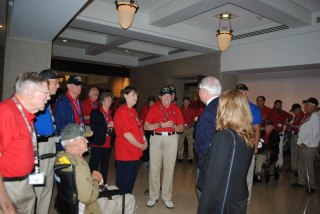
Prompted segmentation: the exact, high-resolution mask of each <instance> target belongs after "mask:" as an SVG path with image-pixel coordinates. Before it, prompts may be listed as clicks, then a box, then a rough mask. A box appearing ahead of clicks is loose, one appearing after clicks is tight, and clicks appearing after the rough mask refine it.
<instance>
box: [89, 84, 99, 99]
mask: <svg viewBox="0 0 320 214" xmlns="http://www.w3.org/2000/svg"><path fill="white" fill-rule="evenodd" d="M88 95H89V99H90V101H92V102H95V101H97V100H98V97H99V90H98V89H97V88H96V87H92V88H91V89H90V90H89V93H88Z"/></svg>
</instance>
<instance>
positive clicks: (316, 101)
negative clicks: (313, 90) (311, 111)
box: [303, 97, 319, 106]
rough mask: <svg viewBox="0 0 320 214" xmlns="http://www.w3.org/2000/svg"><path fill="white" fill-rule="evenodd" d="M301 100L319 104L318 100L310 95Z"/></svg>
mask: <svg viewBox="0 0 320 214" xmlns="http://www.w3.org/2000/svg"><path fill="white" fill-rule="evenodd" d="M303 102H304V103H312V104H314V105H316V106H317V105H319V103H318V100H317V99H316V98H314V97H310V98H309V99H307V100H303Z"/></svg>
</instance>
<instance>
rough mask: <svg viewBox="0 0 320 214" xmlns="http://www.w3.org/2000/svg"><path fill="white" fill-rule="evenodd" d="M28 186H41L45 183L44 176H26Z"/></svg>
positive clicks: (39, 174) (36, 174)
mask: <svg viewBox="0 0 320 214" xmlns="http://www.w3.org/2000/svg"><path fill="white" fill-rule="evenodd" d="M28 180H29V184H30V185H43V184H44V182H45V174H44V173H43V172H41V173H33V174H30V175H29V176H28Z"/></svg>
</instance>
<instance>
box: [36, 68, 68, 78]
mask: <svg viewBox="0 0 320 214" xmlns="http://www.w3.org/2000/svg"><path fill="white" fill-rule="evenodd" d="M40 76H42V77H44V78H45V79H59V78H62V77H63V75H58V74H57V72H56V71H55V70H53V69H45V70H43V71H41V72H40Z"/></svg>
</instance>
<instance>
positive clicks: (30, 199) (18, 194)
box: [0, 178, 36, 214]
mask: <svg viewBox="0 0 320 214" xmlns="http://www.w3.org/2000/svg"><path fill="white" fill-rule="evenodd" d="M4 186H5V188H6V190H7V193H8V195H9V197H10V199H11V201H12V203H13V205H14V207H15V208H16V211H17V213H23V214H34V208H35V203H36V196H35V194H34V190H33V186H32V185H29V183H28V179H27V178H26V179H25V180H23V181H10V182H9V181H6V182H4ZM0 213H2V211H1V210H0Z"/></svg>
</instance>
